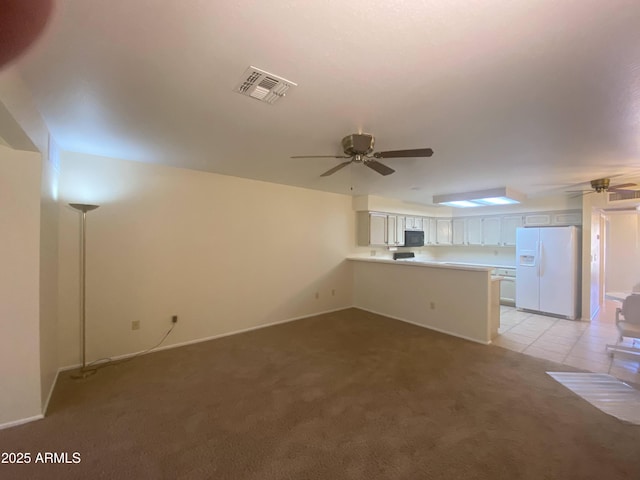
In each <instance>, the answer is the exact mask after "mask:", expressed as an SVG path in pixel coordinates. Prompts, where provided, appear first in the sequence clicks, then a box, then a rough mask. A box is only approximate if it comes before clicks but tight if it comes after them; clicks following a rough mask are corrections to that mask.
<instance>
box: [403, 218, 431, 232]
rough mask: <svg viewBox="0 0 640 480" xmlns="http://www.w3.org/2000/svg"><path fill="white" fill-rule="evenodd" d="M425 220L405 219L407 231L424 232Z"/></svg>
mask: <svg viewBox="0 0 640 480" xmlns="http://www.w3.org/2000/svg"><path fill="white" fill-rule="evenodd" d="M424 220H425V219H423V218H422V217H405V225H404V227H405V230H424V231H426V228H425V227H424Z"/></svg>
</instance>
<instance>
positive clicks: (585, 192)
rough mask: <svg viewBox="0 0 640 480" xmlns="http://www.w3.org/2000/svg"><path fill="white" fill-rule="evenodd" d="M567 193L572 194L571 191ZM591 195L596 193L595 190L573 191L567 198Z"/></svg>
mask: <svg viewBox="0 0 640 480" xmlns="http://www.w3.org/2000/svg"><path fill="white" fill-rule="evenodd" d="M567 193H572V191H569V192H567ZM592 193H596V191H595V190H589V191H576V190H573V195H569V198H577V197H584V196H585V195H591V194H592Z"/></svg>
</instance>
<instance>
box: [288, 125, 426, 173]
mask: <svg viewBox="0 0 640 480" xmlns="http://www.w3.org/2000/svg"><path fill="white" fill-rule="evenodd" d="M374 144H375V137H374V136H373V135H371V134H369V133H353V134H351V135H347V136H346V137H344V138H343V139H342V150H343V151H344V155H295V156H292V157H291V158H348V159H350V160H349V161H347V162H342V163H340V164H339V165H336V166H335V167H333V168H331V169H329V170H327V171H326V172H324V173H323V174H322V175H320V176H321V177H328V176H329V175H333V174H334V173H336V172H337V171H338V170H340V169H342V168H344V167H346V166H347V165H349V164H351V163H362V164H363V165H365V166H366V167H369V168H370V169H371V170H374V171H376V172H378V173H379V174H380V175H385V176H386V175H391V174H392V173H393V172H395V170H394V169H393V168H391V167H388V166H386V165H385V164H383V163H380V162H378V160H377V159H378V158H411V157H430V156H431V155H433V150H431V149H430V148H416V149H413V150H393V151H387V152H374V153H372V152H373V146H374Z"/></svg>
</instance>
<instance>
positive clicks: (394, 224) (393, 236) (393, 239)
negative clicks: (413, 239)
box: [387, 215, 405, 246]
mask: <svg viewBox="0 0 640 480" xmlns="http://www.w3.org/2000/svg"><path fill="white" fill-rule="evenodd" d="M404 227H405V217H401V216H398V215H387V245H389V246H398V245H404Z"/></svg>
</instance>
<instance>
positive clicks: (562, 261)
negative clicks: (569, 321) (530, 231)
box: [539, 227, 577, 318]
mask: <svg viewBox="0 0 640 480" xmlns="http://www.w3.org/2000/svg"><path fill="white" fill-rule="evenodd" d="M575 245H577V242H576V232H575V228H574V227H551V228H541V229H540V247H539V250H540V257H539V264H540V267H539V271H540V308H539V310H540V311H542V312H548V313H553V314H556V315H564V316H567V317H572V318H575V314H576V312H575V298H576V282H575V277H576V271H577V256H576V248H575Z"/></svg>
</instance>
